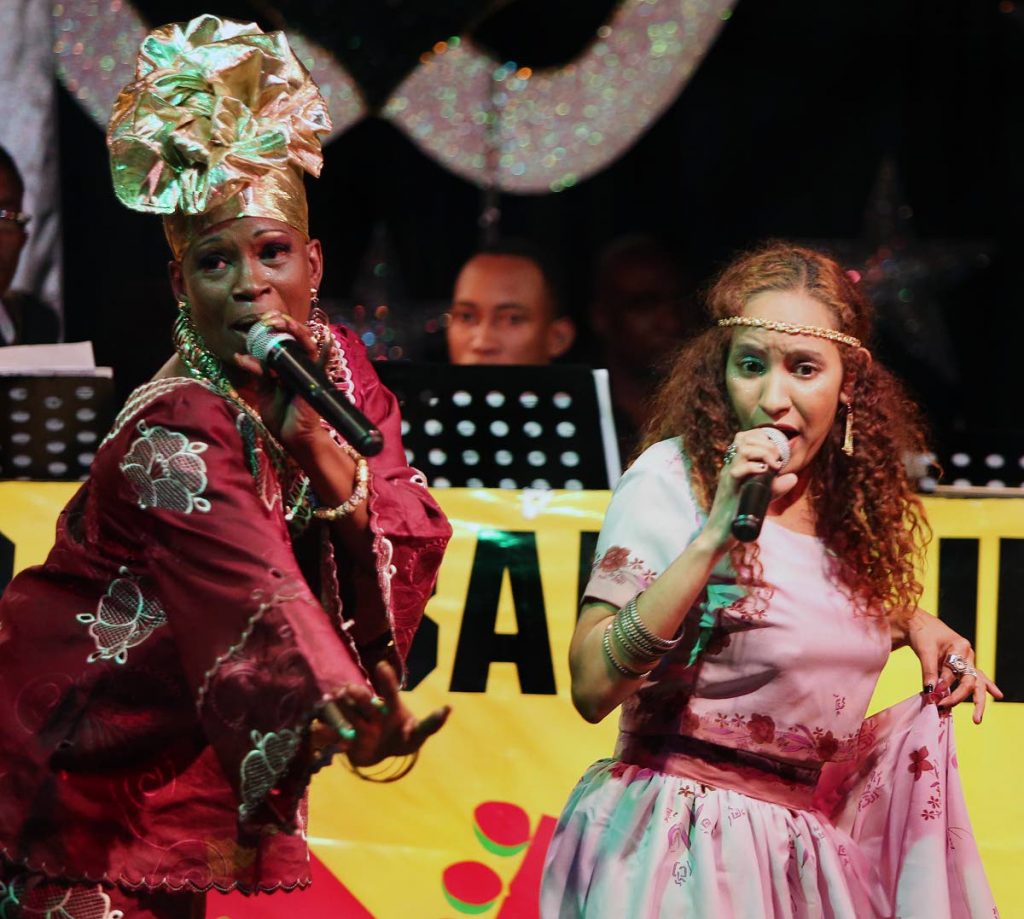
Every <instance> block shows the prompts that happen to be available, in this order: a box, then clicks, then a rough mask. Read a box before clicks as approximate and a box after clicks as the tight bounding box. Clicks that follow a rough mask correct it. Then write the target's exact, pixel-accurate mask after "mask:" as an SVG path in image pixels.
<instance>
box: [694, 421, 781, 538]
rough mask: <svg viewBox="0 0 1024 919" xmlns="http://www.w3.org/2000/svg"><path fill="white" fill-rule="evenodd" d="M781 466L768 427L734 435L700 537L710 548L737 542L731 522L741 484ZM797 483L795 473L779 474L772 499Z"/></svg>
mask: <svg viewBox="0 0 1024 919" xmlns="http://www.w3.org/2000/svg"><path fill="white" fill-rule="evenodd" d="M733 447H735V450H733ZM730 454H731V457H730ZM781 468H782V456H781V454H780V453H779V448H778V447H777V446H776V445H775V444H774V443H773V442H772V440H771V438H770V437H769V436H768V434H767V433H766V432H765V428H753V429H751V430H749V431H740V432H739V433H738V434H737V435H736V436H735V437H734V438H733V442H732V446H730V448H729V450H727V451H726V457H723V462H722V469H721V472H720V473H719V475H718V487H717V488H716V489H715V497H714V500H713V501H712V502H711V509H710V510H709V511H708V520H707V523H706V524H705V525H704V529H703V530H702V532H701V535H700V537H698V538H701V539H703V540H705V541H707V542H708V543H709V545H710V548H712V549H713V550H715V551H717V552H724V551H726V550H728V549H729V548H731V547H732V546H733V544H734V543H735V542H736V538H735V537H734V536H733V535H732V522H733V520H734V519H735V517H736V511H737V507H738V504H739V494H740V487H741V486H742V485H743V483H744V482H745V481H746V480H747V479H749V478H750V477H751V476H754V475H758V474H760V473H762V472H767V471H768V470H769V469H774V470H776V471H778V470H780V469H781ZM796 483H797V476H796V473H793V472H786V473H780V474H779V475H776V476H775V478H774V479H773V480H772V500H775V499H776V498H780V497H782V495H784V494H786V492H788V491H789V490H790V489H791V488H792V487H793V486H794V485H796Z"/></svg>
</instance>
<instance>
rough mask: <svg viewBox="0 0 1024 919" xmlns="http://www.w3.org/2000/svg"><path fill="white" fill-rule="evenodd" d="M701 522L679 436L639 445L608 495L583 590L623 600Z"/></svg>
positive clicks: (668, 558)
mask: <svg viewBox="0 0 1024 919" xmlns="http://www.w3.org/2000/svg"><path fill="white" fill-rule="evenodd" d="M701 524H702V520H701V516H700V514H699V512H698V509H697V506H696V504H695V502H694V500H693V496H692V495H691V493H690V486H689V482H688V479H687V472H686V467H685V460H684V458H683V453H682V445H681V443H680V441H679V439H678V438H674V439H672V440H664V441H662V442H661V443H657V444H655V445H654V446H652V447H650V448H649V449H647V450H645V451H644V452H643V453H642V454H641V455H640V456H639V457H638V458H637V460H636V462H635V463H633V465H632V466H630V467H629V469H627V470H626V472H625V473H624V474H623V476H622V478H621V479H620V480H619V484H618V485H617V486H616V488H615V493H614V494H613V495H612V500H611V503H610V504H609V505H608V511H607V512H606V514H605V518H604V524H603V525H602V526H601V534H600V536H599V537H598V540H597V550H596V552H595V555H594V558H595V561H594V567H593V570H592V572H591V576H590V580H589V582H588V583H587V589H586V591H585V596H586V597H587V598H589V599H591V600H603V601H604V602H606V603H610V604H611V605H612V606H616V607H621V606H623V605H624V604H626V603H627V602H629V600H631V599H632V598H633V597H635V596H636V595H637V594H638V593H639V592H640V591H642V590H645V589H646V588H647V587H648V586H649V585H650V584H651V583H652V582H653V581H654V579H655V578H657V577H658V575H660V574H661V573H662V572H663V571H664V570H665V569H666V568H667V567H668V566H669V565H670V564H671V563H672V561H673V560H674V559H675V558H676V556H678V555H679V554H680V553H681V552H682V551H683V549H685V548H686V547H687V545H689V543H690V540H691V539H693V537H694V536H695V535H696V534H697V532H698V531H699V529H700V526H701Z"/></svg>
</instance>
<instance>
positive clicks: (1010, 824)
mask: <svg viewBox="0 0 1024 919" xmlns="http://www.w3.org/2000/svg"><path fill="white" fill-rule="evenodd" d="M73 489H74V486H69V485H63V484H36V483H0V533H2V534H3V535H4V536H6V538H7V539H8V540H10V541H11V542H12V543H13V544H14V547H15V554H14V568H15V570H17V569H18V568H21V567H23V566H25V565H28V564H34V563H36V562H38V561H41V560H42V558H43V557H44V556H45V553H46V551H47V550H48V548H49V545H50V543H51V541H52V534H53V523H54V521H55V519H56V515H57V512H58V511H59V509H60V507H61V506H63V504H64V503H65V502H66V500H67V499H68V498H69V497H70V495H71V493H72V491H73ZM435 495H436V497H437V498H438V500H439V501H440V502H441V504H442V507H443V508H444V510H445V512H446V513H447V514H448V516H449V519H450V520H451V522H452V525H453V527H454V530H455V535H454V537H453V540H452V543H451V546H450V548H449V550H448V554H447V556H446V558H445V562H444V565H443V567H442V570H441V576H440V579H439V582H438V588H437V593H436V595H435V596H434V597H433V599H432V600H431V602H430V604H429V606H428V608H427V619H426V621H425V623H424V627H423V629H422V630H421V632H420V634H419V635H418V636H417V642H416V645H415V648H414V654H413V655H412V659H411V660H412V679H413V686H412V688H411V690H410V692H409V697H410V698H409V704H410V706H411V707H413V708H414V709H415V710H416V711H417V712H420V713H424V712H426V711H428V710H429V709H432V708H435V707H437V706H439V705H442V704H445V703H449V704H451V705H452V706H453V708H454V712H453V715H452V718H451V721H450V722H449V724H448V726H447V727H446V728H445V729H444V730H443V731H442V732H441V733H440V734H439V735H438V736H436V737H435V738H433V739H432V740H431V742H430V743H429V744H428V745H427V747H426V748H425V749H424V751H423V755H422V757H421V759H420V762H419V764H418V765H417V766H416V768H415V769H414V770H413V772H412V773H411V774H410V775H409V776H408V777H406V778H404V779H403V780H402V781H400V782H398V783H396V784H391V785H375V784H371V783H368V782H364V781H361V780H360V779H358V778H357V777H355V776H354V775H353V774H352V773H350V772H349V771H348V770H347V769H346V768H345V767H344V766H342V765H341V764H340V761H339V762H338V764H336V765H335V767H333V768H332V769H329V770H326V771H324V772H322V773H321V774H320V775H319V776H318V777H317V779H316V781H315V783H314V787H313V791H312V796H311V817H310V841H311V843H312V848H313V852H314V854H315V856H316V858H317V859H318V864H317V866H316V868H317V870H318V871H319V874H318V876H317V882H316V883H315V884H314V888H313V889H312V890H311V891H310V892H309V894H299V895H289V897H288V899H287V901H282V900H281V899H280V898H279V897H277V896H274V897H258V898H254V899H253V900H252V901H245V900H243V899H242V898H239V897H227V898H223V897H217V896H214V895H211V897H210V904H209V907H208V915H209V916H210V917H221V916H229V917H231V919H254V917H256V916H265V917H270V916H275V915H277V916H280V915H285V914H288V915H302V916H304V917H305V919H320V917H323V919H328V917H330V919H336V917H342V919H348V917H353V919H356V917H358V919H362V917H366V916H375V917H378V919H392V917H394V919H407V917H417V919H418V917H425V919H429V917H436V919H441V917H457V916H463V915H483V916H488V917H499V916H500V917H501V919H513V917H514V919H525V917H532V916H536V915H537V913H536V902H535V901H536V890H537V880H538V878H539V872H540V867H541V862H542V859H543V850H544V847H545V845H546V840H547V837H548V835H549V834H550V832H551V829H552V828H553V824H554V820H555V818H557V816H558V813H559V811H560V810H561V807H562V804H563V803H564V801H565V799H566V797H567V796H568V794H569V791H570V790H571V788H572V787H573V785H574V784H575V782H576V780H577V779H578V778H579V776H580V775H581V774H582V772H583V771H584V770H585V769H586V767H587V766H589V765H590V763H591V762H592V761H593V760H595V759H597V758H599V757H602V756H607V755H608V754H609V752H610V751H611V749H612V746H613V744H614V739H615V721H616V719H615V717H614V716H611V717H609V718H607V719H606V720H605V722H604V723H602V724H600V725H589V724H587V723H585V722H584V721H583V720H582V719H581V718H580V717H579V716H578V715H577V714H576V713H575V711H574V709H573V708H572V704H571V702H570V700H569V674H568V667H567V663H566V659H567V654H568V646H569V639H570V637H571V634H572V630H573V626H574V623H575V616H576V607H577V601H578V594H579V590H580V585H581V578H583V577H584V574H583V573H582V572H584V571H586V570H588V569H589V561H590V555H591V552H592V549H593V540H594V537H595V536H596V533H597V531H598V530H599V529H600V526H601V520H602V517H603V514H604V510H605V507H606V506H607V503H608V497H609V495H608V493H607V492H587V493H572V492H553V493H549V494H544V495H540V496H535V495H532V494H529V493H521V492H504V491H491V490H470V489H451V490H441V491H437V492H435ZM926 503H927V509H928V513H929V518H930V520H931V522H932V526H933V529H934V531H935V537H936V538H935V540H934V542H933V546H932V550H931V552H930V556H929V563H928V568H927V571H926V573H925V597H924V601H923V604H922V605H924V606H925V607H926V608H928V609H932V610H935V609H937V608H939V607H940V600H941V606H942V609H943V616H944V617H945V618H947V619H950V620H951V621H953V622H955V624H956V626H957V627H958V628H965V626H964V625H963V624H964V623H967V626H966V628H968V629H969V630H973V631H974V635H973V640H974V643H975V646H976V648H977V652H978V659H979V664H980V665H981V666H982V667H983V668H984V669H985V670H986V671H987V672H989V673H995V676H996V679H997V680H1001V681H1003V682H1004V683H1005V684H1006V685H1005V686H1004V688H1008V689H1011V697H1012V698H1013V700H1014V701H1009V702H1004V703H1001V704H997V705H990V706H989V711H988V713H987V715H986V718H985V724H984V725H983V726H981V727H975V726H974V725H973V724H972V723H971V719H970V709H969V707H968V706H962V707H961V708H960V709H959V710H958V711H957V712H956V713H955V718H956V729H957V744H958V747H959V762H960V768H961V773H962V776H963V780H964V785H965V790H966V794H967V798H968V802H969V804H970V806H971V817H972V822H973V825H974V830H975V836H976V837H977V839H978V841H979V844H980V847H981V851H982V856H983V858H984V860H985V864H986V867H987V870H988V874H989V879H990V881H991V883H992V886H993V888H994V891H995V895H996V900H997V902H998V903H999V905H1000V909H1001V911H1002V913H1003V915H1006V916H1014V915H1024V891H1022V889H1021V887H1022V885H1021V883H1020V881H1019V874H1020V865H1021V864H1024V831H1022V830H1021V829H1020V828H1021V827H1022V826H1024V796H1022V795H1020V793H1019V789H1018V787H1017V786H1018V784H1019V783H1018V780H1017V778H1016V776H1015V770H1013V769H1010V768H1009V764H1011V763H1014V762H1015V761H1016V758H1017V749H1016V744H1015V743H1014V741H1015V740H1016V741H1018V742H1019V738H1020V737H1022V736H1024V731H1022V729H1024V705H1022V704H1020V703H1022V702H1024V665H1021V664H1020V663H1019V662H1015V661H1014V657H1013V656H1012V655H1011V653H1010V646H1009V642H1010V641H1011V640H1014V641H1015V647H1016V651H1017V652H1018V653H1019V648H1020V642H1019V638H1017V636H1019V634H1020V631H1019V628H1020V627H1019V626H1017V625H1016V621H1015V620H1016V619H1019V612H1018V610H1019V602H1017V601H1018V600H1019V597H1020V596H1021V595H1022V594H1021V591H1020V590H1017V587H1018V586H1020V582H1021V578H1022V577H1024V565H1019V566H1018V564H1017V562H1018V561H1020V560H1021V559H1022V558H1024V555H1022V551H1021V550H1022V548H1024V500H1017V499H1010V500H999V499H990V500H956V499H930V500H928V501H927V502H926ZM2 574H3V572H0V575H2ZM940 587H941V597H940ZM1011 594H1012V595H1011ZM1000 611H1002V613H1003V617H1004V621H1003V626H1002V628H1000V624H999V621H998V618H999V617H998V613H999V612H1000ZM1008 614H1012V616H1013V617H1014V618H1013V619H1012V620H1011V618H1010V615H1008ZM1015 630H1016V631H1015ZM997 664H998V665H999V667H998V668H997ZM1011 668H1012V669H1011ZM1000 669H1001V670H1002V671H1003V672H998V671H999V670H1000ZM919 686H920V669H919V667H918V664H917V661H916V659H915V658H914V657H913V655H912V654H911V652H909V651H907V650H903V651H900V652H897V653H896V654H894V655H893V656H892V658H891V659H890V662H889V665H888V666H887V668H886V670H885V672H884V673H883V675H882V679H881V681H880V682H879V686H878V691H877V693H876V696H875V699H874V701H873V704H872V709H873V710H874V709H878V708H883V707H885V706H887V705H890V704H892V703H894V702H897V701H899V700H900V699H903V698H905V697H907V696H909V695H911V694H912V693H914V692H916V691H917V690H918V689H919ZM319 863H322V864H323V865H325V866H326V868H327V869H328V870H327V871H322V870H320V868H321V866H320V864H319ZM328 872H329V873H328ZM359 904H361V906H360V905H359ZM282 910H286V911H287V913H285V912H282Z"/></svg>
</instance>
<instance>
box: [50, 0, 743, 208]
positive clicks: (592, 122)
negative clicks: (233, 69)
mask: <svg viewBox="0 0 1024 919" xmlns="http://www.w3.org/2000/svg"><path fill="white" fill-rule="evenodd" d="M735 3H736V0H623V2H622V3H621V4H620V5H619V6H618V7H617V9H616V11H615V13H614V15H613V16H612V18H611V20H610V21H609V22H608V23H606V24H605V25H603V26H602V27H601V28H600V29H599V30H598V33H597V36H596V37H595V39H594V41H592V42H591V43H590V45H589V46H588V47H587V49H586V50H585V51H584V52H583V53H582V54H580V55H579V56H578V57H577V58H576V59H575V60H573V61H571V62H570V63H568V64H566V65H564V66H561V67H558V68H552V69H549V70H541V71H532V70H531V69H530V68H529V67H519V66H517V65H516V64H514V63H511V62H504V63H502V62H500V61H498V60H496V59H495V58H493V57H491V56H490V55H488V54H487V53H485V52H484V51H482V50H481V49H479V48H477V47H476V46H475V45H473V43H472V42H470V41H460V40H459V39H458V38H455V39H451V40H449V41H447V42H439V43H438V44H437V45H435V46H434V49H433V50H432V51H431V52H429V53H427V54H425V55H424V57H423V59H422V61H421V63H420V65H419V66H418V67H417V68H416V69H415V70H413V71H412V73H410V75H409V76H408V77H407V78H406V79H405V80H404V81H403V82H402V84H401V85H400V86H399V87H398V89H397V90H396V91H395V92H394V93H393V94H392V95H391V98H390V99H389V100H388V101H387V103H386V104H385V105H384V108H383V110H382V111H381V112H380V114H381V116H382V117H383V118H386V119H388V120H390V121H391V122H393V123H394V124H395V125H396V126H397V127H399V128H400V129H401V130H403V131H404V132H405V133H406V134H407V135H408V136H409V137H410V138H411V139H412V140H413V141H414V142H415V143H416V144H417V145H418V146H419V147H420V149H422V150H423V151H424V152H425V153H427V154H428V155H429V156H431V157H433V158H434V159H436V160H437V161H438V162H439V163H441V164H442V165H444V166H445V167H447V168H448V169H450V170H451V171H452V172H454V173H456V174H457V175H459V176H462V177H463V178H464V179H467V180H468V181H470V182H473V183H475V184H477V185H480V186H482V187H485V188H495V189H498V190H501V191H505V192H513V193H517V194H543V193H549V192H557V191H562V190H564V189H566V188H570V187H572V186H573V185H575V184H576V183H577V182H580V181H582V180H583V179H586V178H588V177H589V176H591V175H594V174H595V173H597V172H599V171H600V170H602V169H603V168H605V167H606V166H608V165H609V164H610V163H612V162H613V161H614V160H615V159H617V158H618V157H619V156H621V155H622V154H623V153H625V151H626V150H628V149H629V148H630V147H631V146H632V145H633V144H634V143H636V141H637V140H639V138H640V137H641V135H642V134H643V133H644V131H646V130H647V129H648V128H649V127H650V126H651V125H652V124H653V123H654V122H655V121H656V120H657V118H658V117H659V116H660V115H661V114H662V112H664V110H665V109H666V108H667V107H668V106H669V105H671V103H672V102H673V100H675V98H676V97H677V96H678V95H679V93H680V92H681V91H682V89H683V87H684V86H685V85H686V83H687V81H688V80H689V78H690V77H691V76H692V75H693V73H694V71H695V70H696V69H697V67H698V65H699V64H700V62H701V60H702V59H703V57H704V55H705V54H706V53H707V51H708V49H709V48H710V47H711V44H712V42H713V41H714V40H715V38H716V36H717V35H718V32H719V30H720V29H721V27H722V25H723V23H724V22H725V20H727V19H728V18H729V17H730V15H731V13H732V9H733V7H734V6H735ZM53 17H54V46H53V52H54V57H55V60H56V65H57V73H58V76H59V77H60V79H61V80H62V81H63V82H64V84H65V86H67V88H68V90H69V91H70V92H71V93H72V94H73V95H74V96H75V98H76V99H77V100H78V102H79V103H80V104H81V105H82V107H83V108H84V109H85V111H86V112H87V113H88V114H89V115H90V116H91V117H92V118H93V120H94V121H96V123H97V124H99V125H100V126H101V127H102V128H104V129H105V128H106V124H107V119H108V118H109V115H110V111H111V108H112V106H113V104H114V100H115V99H116V98H117V93H118V91H119V90H120V89H121V87H122V86H124V85H125V84H126V83H128V82H129V81H130V80H131V79H132V78H133V76H134V71H135V56H136V53H137V51H138V48H139V45H140V44H141V42H142V39H143V38H144V37H145V35H146V34H147V32H148V31H149V30H148V26H147V25H146V24H145V23H144V22H143V21H142V19H141V17H140V16H139V15H138V13H137V12H136V11H135V10H134V8H133V7H132V5H131V3H130V2H128V0H61V2H57V3H55V4H54V6H53ZM286 34H287V36H288V41H289V43H290V44H291V46H292V48H293V50H294V51H295V53H296V54H297V55H298V57H299V59H300V60H301V61H302V62H303V63H304V64H305V65H306V67H307V68H308V69H309V71H310V73H311V74H312V76H313V79H314V80H316V82H317V84H318V85H319V86H320V90H321V92H322V93H323V96H324V98H325V99H326V100H327V104H328V109H329V110H330V114H331V119H332V121H333V122H334V129H333V131H332V132H331V134H330V135H329V136H328V137H327V138H326V140H325V142H327V141H330V140H332V139H333V138H335V137H337V136H338V135H340V134H341V133H343V132H344V131H346V130H348V128H350V127H351V126H352V125H354V124H355V123H356V122H358V121H359V120H360V119H361V118H363V117H364V116H365V115H367V114H368V109H367V106H366V102H365V101H364V99H363V97H362V94H361V92H360V91H359V87H358V85H357V84H356V82H355V81H354V80H353V79H352V77H351V76H350V75H349V74H348V73H347V72H346V71H345V69H344V68H343V67H342V66H341V65H340V64H339V63H338V61H337V60H336V59H335V58H334V57H333V56H332V55H331V53H330V52H329V51H327V50H326V49H324V48H322V47H320V46H319V45H317V44H315V43H314V42H312V41H310V40H309V39H307V38H305V37H304V36H302V35H300V34H299V33H297V32H293V31H287V32H286Z"/></svg>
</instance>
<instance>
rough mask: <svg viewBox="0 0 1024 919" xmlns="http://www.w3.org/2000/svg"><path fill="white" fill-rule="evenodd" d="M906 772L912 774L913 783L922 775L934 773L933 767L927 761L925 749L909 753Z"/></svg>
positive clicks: (926, 749)
mask: <svg viewBox="0 0 1024 919" xmlns="http://www.w3.org/2000/svg"><path fill="white" fill-rule="evenodd" d="M907 771H908V772H912V773H913V774H914V781H915V782H917V781H919V780H920V778H921V776H922V775H924V773H926V772H934V771H935V765H934V764H933V763H932V762H930V761H929V759H928V748H927V747H921V748H920V749H919V750H911V751H910V765H909V766H907Z"/></svg>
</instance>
